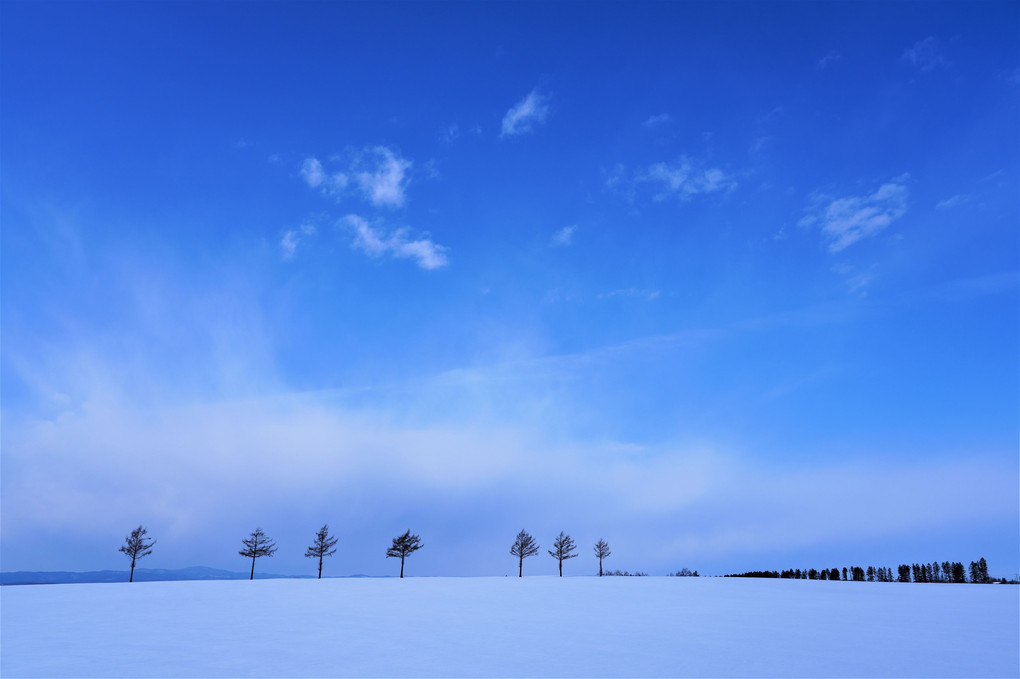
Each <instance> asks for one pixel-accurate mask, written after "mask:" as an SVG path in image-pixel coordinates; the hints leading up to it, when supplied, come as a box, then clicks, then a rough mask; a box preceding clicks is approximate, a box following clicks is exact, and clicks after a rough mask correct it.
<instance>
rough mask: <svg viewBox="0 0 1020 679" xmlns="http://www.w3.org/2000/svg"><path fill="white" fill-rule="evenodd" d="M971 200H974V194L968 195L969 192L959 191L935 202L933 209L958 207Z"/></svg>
mask: <svg viewBox="0 0 1020 679" xmlns="http://www.w3.org/2000/svg"><path fill="white" fill-rule="evenodd" d="M972 200H974V196H972V195H970V194H969V193H960V194H957V195H955V196H950V197H949V198H946V199H945V200H940V201H939V202H938V203H936V204H935V209H936V210H947V209H949V208H954V207H959V206H960V205H964V204H965V203H969V202H970V201H972Z"/></svg>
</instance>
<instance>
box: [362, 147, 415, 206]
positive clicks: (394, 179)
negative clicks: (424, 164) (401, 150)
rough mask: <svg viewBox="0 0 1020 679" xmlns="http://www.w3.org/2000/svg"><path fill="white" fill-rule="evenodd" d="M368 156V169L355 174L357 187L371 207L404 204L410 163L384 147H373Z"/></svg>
mask: <svg viewBox="0 0 1020 679" xmlns="http://www.w3.org/2000/svg"><path fill="white" fill-rule="evenodd" d="M370 156H371V157H372V160H371V161H369V165H370V167H369V168H368V169H365V170H362V171H360V172H358V174H357V180H358V186H359V187H361V190H362V192H364V194H365V197H366V198H367V199H368V200H369V201H370V202H371V203H372V204H373V205H376V206H385V207H400V206H401V205H403V204H404V191H405V189H406V188H407V183H408V177H407V172H408V170H410V169H411V161H409V160H407V159H406V158H402V157H400V156H399V155H397V154H396V153H394V152H393V151H392V150H390V149H388V148H386V147H385V146H377V147H375V148H374V149H372V151H371V153H370Z"/></svg>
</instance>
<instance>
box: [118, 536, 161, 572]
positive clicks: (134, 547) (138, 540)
mask: <svg viewBox="0 0 1020 679" xmlns="http://www.w3.org/2000/svg"><path fill="white" fill-rule="evenodd" d="M148 532H149V531H147V530H145V527H144V526H139V527H138V528H135V529H134V530H133V531H131V535H129V536H127V537H126V538H124V544H123V545H121V547H120V550H118V551H121V552H124V553H125V554H127V555H128V556H130V557H131V575H130V576H128V582H134V581H135V561H137V560H138V559H141V558H142V557H143V556H149V555H150V554H152V546H153V545H154V544H156V541H155V540H152V541H148V540H146V538H145V536H146V535H147V534H148Z"/></svg>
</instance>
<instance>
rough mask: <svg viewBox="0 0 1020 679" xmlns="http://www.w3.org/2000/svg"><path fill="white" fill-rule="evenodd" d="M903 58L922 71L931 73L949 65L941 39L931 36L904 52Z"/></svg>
mask: <svg viewBox="0 0 1020 679" xmlns="http://www.w3.org/2000/svg"><path fill="white" fill-rule="evenodd" d="M902 58H903V61H906V62H908V63H910V64H913V65H914V66H917V67H918V68H919V69H921V70H922V71H931V70H932V69H934V68H936V67H938V66H944V65H945V64H946V63H947V62H946V59H945V57H944V56H943V54H942V46H941V44H940V43H939V39H938V38H936V37H934V36H931V35H929V36H928V37H927V38H925V39H924V40H918V41H917V42H916V43H914V44H913V45H911V46H910V47H908V48H907V49H906V50H904V51H903V57H902Z"/></svg>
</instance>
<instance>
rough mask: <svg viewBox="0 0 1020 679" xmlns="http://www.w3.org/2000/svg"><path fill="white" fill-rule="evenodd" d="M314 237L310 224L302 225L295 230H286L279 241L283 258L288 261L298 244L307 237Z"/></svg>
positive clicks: (313, 228)
mask: <svg viewBox="0 0 1020 679" xmlns="http://www.w3.org/2000/svg"><path fill="white" fill-rule="evenodd" d="M314 235H315V227H314V226H312V225H311V224H304V225H302V226H301V227H299V228H297V229H288V230H287V231H286V232H285V233H284V234H283V238H281V239H280V249H281V250H282V251H283V258H284V259H290V258H291V257H293V256H294V252H295V251H296V250H297V246H298V243H300V242H301V241H302V240H304V239H305V238H307V237H309V236H314Z"/></svg>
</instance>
